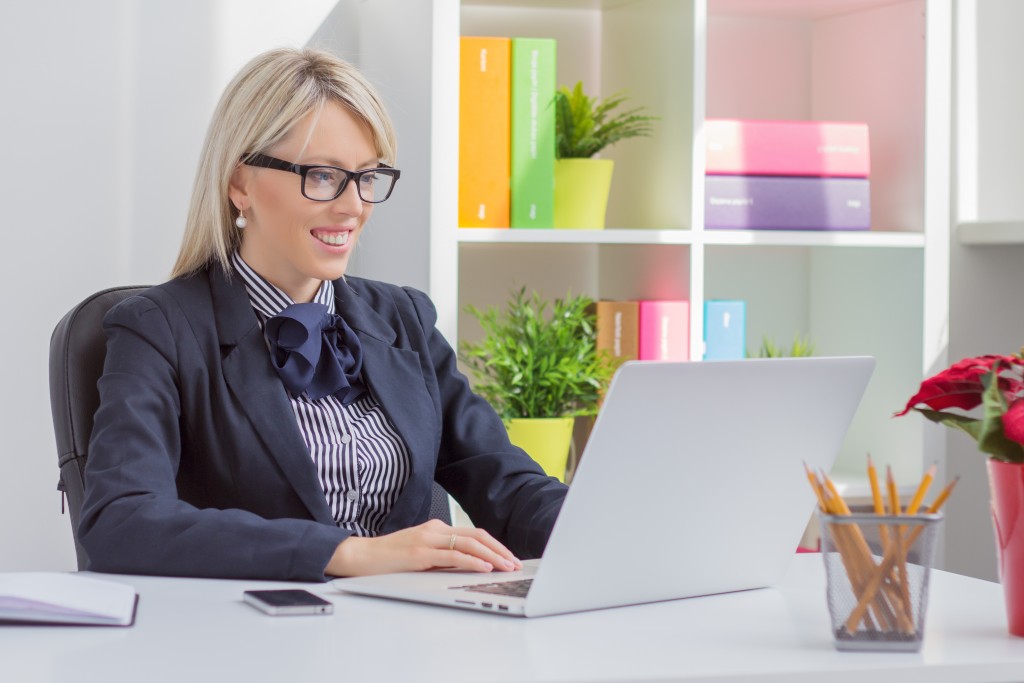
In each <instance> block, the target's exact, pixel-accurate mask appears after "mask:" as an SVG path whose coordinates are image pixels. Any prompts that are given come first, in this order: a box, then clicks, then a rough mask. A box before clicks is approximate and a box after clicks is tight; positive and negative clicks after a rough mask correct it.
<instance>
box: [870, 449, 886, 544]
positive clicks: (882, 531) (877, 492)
mask: <svg viewBox="0 0 1024 683" xmlns="http://www.w3.org/2000/svg"><path fill="white" fill-rule="evenodd" d="M868 482H870V484H871V500H872V502H873V503H874V505H875V514H876V515H884V514H885V503H884V502H883V501H882V491H881V488H880V487H879V486H878V472H877V471H876V470H875V462H874V461H873V460H872V459H871V454H870V453H868ZM878 535H879V537H880V538H881V539H882V547H883V548H885V549H886V550H888V549H889V528H888V527H886V526H885V525H884V524H879V525H878Z"/></svg>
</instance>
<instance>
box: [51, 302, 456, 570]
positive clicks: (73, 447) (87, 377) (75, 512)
mask: <svg viewBox="0 0 1024 683" xmlns="http://www.w3.org/2000/svg"><path fill="white" fill-rule="evenodd" d="M145 289H146V287H113V288H110V289H104V290H102V291H100V292H97V293H95V294H93V295H91V296H89V297H87V298H86V299H85V300H84V301H82V302H81V303H80V304H78V305H77V306H75V307H74V308H73V309H71V311H69V312H68V314H67V315H65V316H64V317H63V318H61V321H60V322H59V323H57V326H56V327H55V328H54V330H53V334H52V336H51V337H50V408H51V410H52V412H53V431H54V435H55V436H56V438H57V467H58V468H60V479H59V481H58V482H57V489H58V490H59V491H61V494H62V495H63V496H64V497H65V498H66V500H67V509H68V512H69V514H70V516H71V532H72V535H73V537H74V539H75V555H76V557H77V560H78V568H79V569H85V568H86V564H87V558H86V554H85V550H84V549H83V548H82V545H81V543H80V542H79V540H78V522H79V516H80V513H81V510H82V502H83V498H84V495H85V476H84V474H85V463H86V460H87V459H88V457H89V437H90V436H91V434H92V420H93V416H94V415H95V413H96V409H97V408H98V407H99V402H100V395H99V390H98V389H97V387H96V383H97V382H98V381H99V378H100V375H102V374H103V360H104V358H105V357H106V355H107V337H106V334H105V333H104V332H103V316H105V315H106V314H107V311H108V310H110V308H111V307H113V306H114V304H117V303H119V302H121V301H123V300H124V299H127V298H128V297H130V296H134V295H135V294H137V293H139V292H141V291H143V290H145ZM430 517H431V518H434V519H439V520H441V521H442V522H445V523H446V524H451V523H452V501H451V499H450V498H449V496H448V493H447V492H446V491H445V490H444V489H443V488H441V487H440V486H439V485H438V484H437V483H436V482H435V483H434V490H433V494H432V496H431V501H430Z"/></svg>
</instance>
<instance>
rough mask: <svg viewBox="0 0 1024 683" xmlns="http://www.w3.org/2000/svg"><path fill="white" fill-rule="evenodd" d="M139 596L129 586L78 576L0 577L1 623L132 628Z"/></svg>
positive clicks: (32, 574) (38, 574) (34, 575)
mask: <svg viewBox="0 0 1024 683" xmlns="http://www.w3.org/2000/svg"><path fill="white" fill-rule="evenodd" d="M137 604H138V594H137V593H136V592H135V589H134V588H132V587H131V586H129V585H127V584H124V583H118V582H116V581H107V580H104V579H97V578H93V577H89V576H81V575H78V574H62V573H58V572H22V573H7V574H0V622H14V623H39V624H80V625H91V626H131V625H132V624H133V623H134V621H135V609H136V606H137Z"/></svg>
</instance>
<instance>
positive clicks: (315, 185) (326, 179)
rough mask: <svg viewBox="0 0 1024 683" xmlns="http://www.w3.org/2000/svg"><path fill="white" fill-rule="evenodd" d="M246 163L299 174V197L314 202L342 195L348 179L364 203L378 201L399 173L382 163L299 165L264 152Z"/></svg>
mask: <svg viewBox="0 0 1024 683" xmlns="http://www.w3.org/2000/svg"><path fill="white" fill-rule="evenodd" d="M242 163H243V164H246V165H247V166H258V167H261V168H272V169H274V170H276V171H288V172H290V173H297V174H298V175H300V176H302V196H303V197H305V198H306V199H312V200H313V201H314V202H329V201H331V200H333V199H337V198H338V197H340V196H341V193H342V192H344V191H345V188H346V187H348V182H349V181H350V180H355V181H356V191H357V192H358V193H359V198H360V199H361V200H363V201H364V202H366V203H367V204H380V203H381V202H383V201H384V200H386V199H387V198H388V197H390V196H391V191H392V190H394V189H395V183H397V182H398V177H399V176H400V175H402V172H401V171H399V170H398V169H397V168H391V167H390V166H386V165H381V166H380V167H379V168H366V169H363V170H362V171H347V170H345V169H344V168H338V167H337V166H300V165H299V164H293V163H290V162H287V161H283V160H281V159H275V158H274V157H269V156H267V155H266V154H259V153H256V154H250V155H249V156H246V157H242Z"/></svg>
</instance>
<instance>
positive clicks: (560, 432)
mask: <svg viewBox="0 0 1024 683" xmlns="http://www.w3.org/2000/svg"><path fill="white" fill-rule="evenodd" d="M573 423H574V420H573V418H571V417H524V418H516V419H514V420H510V421H509V422H508V424H507V425H506V428H507V429H508V438H509V440H510V441H511V442H512V443H513V444H515V445H516V446H519V447H520V448H522V449H523V450H524V451H526V452H527V453H528V454H529V455H530V457H531V458H533V459H534V460H536V461H537V464H539V465H540V466H541V467H542V468H543V469H544V471H545V472H546V473H547V474H548V475H550V476H552V477H556V478H557V479H558V480H559V481H561V482H565V468H566V465H567V464H568V461H569V445H570V444H571V443H572V427H573Z"/></svg>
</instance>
